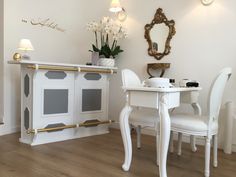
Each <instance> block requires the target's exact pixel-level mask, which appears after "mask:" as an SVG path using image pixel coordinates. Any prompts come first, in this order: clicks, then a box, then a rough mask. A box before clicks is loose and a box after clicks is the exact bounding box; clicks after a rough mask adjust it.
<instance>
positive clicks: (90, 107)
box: [82, 89, 102, 112]
mask: <svg viewBox="0 0 236 177" xmlns="http://www.w3.org/2000/svg"><path fill="white" fill-rule="evenodd" d="M101 108H102V89H83V90H82V112H86V111H99V110H101Z"/></svg>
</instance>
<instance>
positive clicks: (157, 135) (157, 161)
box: [156, 132, 160, 166]
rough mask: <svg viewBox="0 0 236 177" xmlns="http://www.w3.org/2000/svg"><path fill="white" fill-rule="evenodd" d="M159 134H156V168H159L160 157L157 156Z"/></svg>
mask: <svg viewBox="0 0 236 177" xmlns="http://www.w3.org/2000/svg"><path fill="white" fill-rule="evenodd" d="M159 136H160V135H159V132H157V133H156V163H157V166H159V158H160V155H159V152H160V151H159Z"/></svg>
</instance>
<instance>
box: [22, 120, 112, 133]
mask: <svg viewBox="0 0 236 177" xmlns="http://www.w3.org/2000/svg"><path fill="white" fill-rule="evenodd" d="M114 122H115V121H114V120H107V121H99V120H88V121H85V122H84V123H80V124H72V125H64V126H59V127H52V128H39V129H30V130H27V131H26V133H27V134H37V133H43V132H53V131H60V130H64V129H69V128H79V127H94V126H98V125H102V124H111V123H114Z"/></svg>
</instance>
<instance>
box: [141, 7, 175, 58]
mask: <svg viewBox="0 0 236 177" xmlns="http://www.w3.org/2000/svg"><path fill="white" fill-rule="evenodd" d="M175 33H176V32H175V22H174V20H168V19H167V18H166V16H165V14H164V13H163V10H162V9H161V8H158V9H157V11H156V14H155V15H154V18H153V20H152V22H151V23H150V24H146V25H145V35H144V37H145V39H146V40H147V42H148V54H149V55H150V56H153V57H155V58H156V59H157V60H160V59H162V58H163V57H164V56H165V55H168V54H169V53H170V49H171V46H170V41H171V39H172V37H173V36H174V35H175Z"/></svg>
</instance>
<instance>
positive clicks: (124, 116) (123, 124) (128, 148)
mask: <svg viewBox="0 0 236 177" xmlns="http://www.w3.org/2000/svg"><path fill="white" fill-rule="evenodd" d="M131 111H132V108H131V107H130V106H129V105H126V106H125V107H124V108H123V109H122V111H121V113H120V131H121V135H122V140H123V144H124V150H125V160H124V163H123V165H122V168H123V170H124V171H128V170H129V168H130V164H131V157H132V142H131V136H130V127H129V115H130V113H131Z"/></svg>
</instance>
